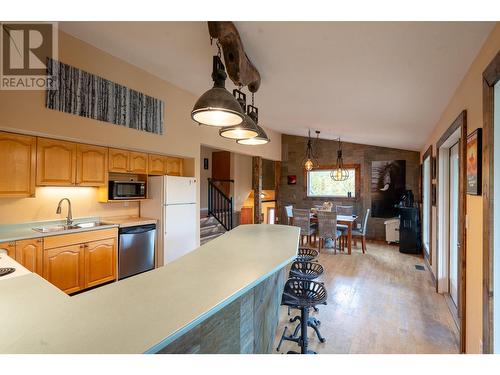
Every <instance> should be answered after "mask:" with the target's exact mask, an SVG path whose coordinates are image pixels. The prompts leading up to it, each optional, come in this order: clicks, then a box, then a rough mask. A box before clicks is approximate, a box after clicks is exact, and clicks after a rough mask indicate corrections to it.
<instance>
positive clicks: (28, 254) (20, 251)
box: [16, 238, 43, 275]
mask: <svg viewBox="0 0 500 375" xmlns="http://www.w3.org/2000/svg"><path fill="white" fill-rule="evenodd" d="M42 252H43V239H41V238H32V239H29V240H21V241H16V261H17V262H19V263H21V264H22V265H23V266H24V267H26V268H27V269H28V270H30V271H31V272H35V273H37V274H39V275H42V273H43V270H42V261H43V259H42V258H43V255H42Z"/></svg>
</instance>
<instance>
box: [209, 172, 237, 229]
mask: <svg viewBox="0 0 500 375" xmlns="http://www.w3.org/2000/svg"><path fill="white" fill-rule="evenodd" d="M218 183H234V180H216V179H213V178H209V179H208V216H213V217H214V218H215V219H216V220H217V221H218V222H219V223H220V224H221V225H222V226H223V227H224V229H225V230H227V231H229V230H231V229H233V197H228V196H227V195H226V194H225V193H224V192H223V191H222V190H221V189H220V188H219V187H217V184H218Z"/></svg>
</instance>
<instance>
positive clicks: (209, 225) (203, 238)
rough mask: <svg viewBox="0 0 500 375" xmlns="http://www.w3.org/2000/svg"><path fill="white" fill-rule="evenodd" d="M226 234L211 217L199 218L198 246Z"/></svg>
mask: <svg viewBox="0 0 500 375" xmlns="http://www.w3.org/2000/svg"><path fill="white" fill-rule="evenodd" d="M224 233H226V230H225V229H224V227H223V226H222V225H221V224H220V223H219V222H218V221H217V219H215V218H214V217H213V216H208V217H201V218H200V245H203V244H206V243H207V242H209V241H211V240H214V239H216V238H217V237H219V236H221V235H223V234H224Z"/></svg>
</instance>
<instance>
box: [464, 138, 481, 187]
mask: <svg viewBox="0 0 500 375" xmlns="http://www.w3.org/2000/svg"><path fill="white" fill-rule="evenodd" d="M482 135H483V134H482V129H481V128H478V129H476V130H474V131H473V132H472V133H471V134H469V135H468V136H467V152H466V158H467V194H470V195H481V185H482V163H481V161H482V157H483V155H482V147H483V139H482Z"/></svg>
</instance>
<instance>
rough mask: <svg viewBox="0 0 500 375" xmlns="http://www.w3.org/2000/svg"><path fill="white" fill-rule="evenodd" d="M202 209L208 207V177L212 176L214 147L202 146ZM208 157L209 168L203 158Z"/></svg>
mask: <svg viewBox="0 0 500 375" xmlns="http://www.w3.org/2000/svg"><path fill="white" fill-rule="evenodd" d="M200 150H201V151H200V209H201V210H207V209H208V179H209V178H210V177H212V152H214V151H217V150H216V149H214V148H211V147H207V146H203V145H202V146H201V148H200ZM204 158H207V159H208V169H204V168H203V159H204Z"/></svg>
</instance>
